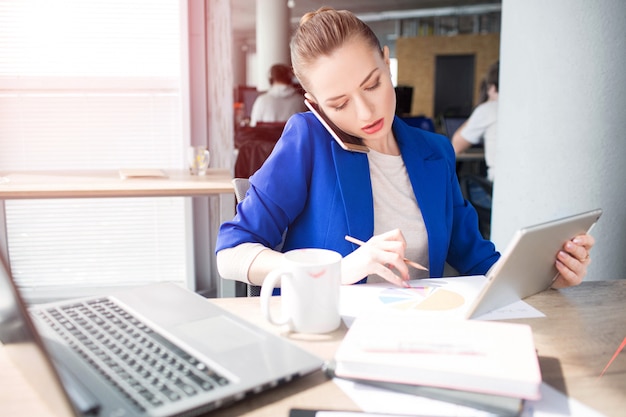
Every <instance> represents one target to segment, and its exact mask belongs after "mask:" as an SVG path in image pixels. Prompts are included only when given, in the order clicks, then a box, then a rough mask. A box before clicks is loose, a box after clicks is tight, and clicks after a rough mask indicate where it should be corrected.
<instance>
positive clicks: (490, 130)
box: [452, 61, 500, 182]
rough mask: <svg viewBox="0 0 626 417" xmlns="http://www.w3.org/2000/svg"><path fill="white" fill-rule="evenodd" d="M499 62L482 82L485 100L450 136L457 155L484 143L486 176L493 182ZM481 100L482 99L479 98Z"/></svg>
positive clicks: (491, 68)
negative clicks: (484, 88)
mask: <svg viewBox="0 0 626 417" xmlns="http://www.w3.org/2000/svg"><path fill="white" fill-rule="evenodd" d="M499 71H500V63H499V61H498V62H495V63H494V64H492V65H491V67H490V68H489V71H488V72H487V75H486V76H485V79H484V83H485V86H486V89H487V94H486V100H485V101H484V102H481V104H479V105H478V106H476V108H475V109H474V111H473V112H472V114H471V115H470V117H469V119H467V120H466V121H465V123H463V124H462V125H461V126H460V127H459V128H458V129H457V131H456V132H454V135H453V136H452V146H453V147H454V152H455V153H456V154H457V155H458V154H460V153H462V152H464V151H465V150H467V149H468V148H469V147H471V146H472V145H477V144H479V143H481V141H482V142H483V143H484V146H485V163H486V164H487V178H488V179H489V180H490V181H492V182H493V180H494V176H495V175H494V174H495V156H496V144H497V136H498V132H497V121H498V74H499ZM481 100H482V99H481Z"/></svg>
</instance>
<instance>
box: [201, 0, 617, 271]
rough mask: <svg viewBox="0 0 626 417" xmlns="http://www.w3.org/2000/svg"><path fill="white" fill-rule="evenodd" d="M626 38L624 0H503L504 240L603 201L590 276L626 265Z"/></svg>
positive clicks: (497, 218) (497, 219)
mask: <svg viewBox="0 0 626 417" xmlns="http://www.w3.org/2000/svg"><path fill="white" fill-rule="evenodd" d="M329 4H331V5H332V4H333V2H329ZM211 7H213V5H212V6H211ZM403 41H404V40H400V41H399V43H400V42H403ZM625 42H626V8H625V7H624V5H623V2H622V1H620V0H608V1H603V2H596V3H594V2H592V3H590V2H587V1H584V0H572V1H570V0H554V1H551V2H549V4H546V3H545V2H542V1H540V0H530V1H523V2H521V1H515V0H503V1H502V21H501V36H500V45H499V48H500V59H501V67H500V71H501V72H500V90H501V94H500V120H499V126H498V128H499V135H498V136H499V138H501V139H499V140H500V144H501V145H502V146H500V147H499V148H498V160H497V165H498V166H499V169H500V171H499V173H498V180H497V182H496V185H495V188H494V203H493V204H494V205H493V219H492V238H493V240H494V241H495V243H496V244H497V246H498V248H500V249H501V250H504V248H505V247H506V245H507V243H508V241H509V240H510V238H511V237H512V236H513V233H514V231H515V230H516V229H518V228H519V227H522V226H525V225H530V224H534V223H539V222H543V221H547V220H550V219H552V218H555V217H560V216H566V215H569V214H573V213H576V212H579V211H584V210H587V209H592V208H596V207H602V208H603V209H604V215H603V217H602V219H601V221H600V222H599V224H598V225H597V226H596V228H595V229H594V231H593V235H594V236H595V237H596V239H597V243H596V247H595V248H594V250H593V252H592V255H593V262H592V264H591V266H590V267H589V273H588V276H587V278H586V279H589V280H601V279H618V278H621V277H623V276H624V275H625V273H626V258H625V257H624V256H623V255H622V254H623V252H624V247H626V214H624V210H623V208H622V206H623V203H622V200H623V199H624V195H626V184H625V183H624V181H623V178H624V177H625V174H626V172H625V171H626V168H624V164H623V158H624V155H626V141H624V140H623V138H622V136H623V132H624V131H625V128H626V126H625V124H626V118H624V110H623V109H624V108H626V94H625V93H626V91H625V89H626V80H625V79H624V76H623V71H622V68H624V60H625V59H626V57H625V56H624V53H623V51H624V50H626V48H625V45H624V43H625ZM403 65H404V63H403V62H402V60H399V62H398V73H399V75H400V77H402V75H401V74H403ZM487 65H488V64H487ZM399 81H400V80H399ZM211 146H212V147H215V148H218V147H221V148H222V150H221V152H222V154H223V155H225V156H226V157H227V156H228V155H229V152H230V149H231V148H230V146H231V145H230V144H229V143H226V142H225V141H220V143H219V144H218V143H215V142H212V144H211Z"/></svg>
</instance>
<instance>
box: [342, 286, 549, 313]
mask: <svg viewBox="0 0 626 417" xmlns="http://www.w3.org/2000/svg"><path fill="white" fill-rule="evenodd" d="M485 283H486V278H485V277H484V276H483V275H472V276H461V277H448V278H430V279H420V280H412V281H409V284H410V286H411V287H410V288H401V287H397V286H394V285H393V284H391V283H376V284H359V285H344V286H342V287H341V302H340V313H341V315H342V316H343V317H344V320H347V321H350V319H351V318H354V317H357V316H358V315H360V314H362V313H364V312H369V311H380V312H385V311H386V312H396V313H397V312H404V313H407V314H416V315H420V316H426V317H429V316H433V317H437V318H441V317H446V318H459V319H462V318H463V317H464V316H465V313H466V311H467V310H468V309H469V308H470V306H471V304H472V302H473V301H474V300H475V299H476V297H477V296H478V294H479V293H480V291H481V289H482V287H483V286H484V285H485ZM486 316H487V315H485V316H483V317H484V318H485V319H487V318H488V319H491V320H497V319H512V318H528V317H542V316H543V314H542V313H541V312H539V311H537V310H536V309H534V308H532V307H531V306H530V305H528V304H527V303H525V302H523V301H518V302H517V303H514V304H512V305H510V306H507V307H504V308H502V309H498V310H496V311H494V312H492V313H489V314H488V317H486ZM483 317H480V319H482V318H483Z"/></svg>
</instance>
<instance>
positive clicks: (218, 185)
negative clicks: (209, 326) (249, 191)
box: [0, 169, 235, 297]
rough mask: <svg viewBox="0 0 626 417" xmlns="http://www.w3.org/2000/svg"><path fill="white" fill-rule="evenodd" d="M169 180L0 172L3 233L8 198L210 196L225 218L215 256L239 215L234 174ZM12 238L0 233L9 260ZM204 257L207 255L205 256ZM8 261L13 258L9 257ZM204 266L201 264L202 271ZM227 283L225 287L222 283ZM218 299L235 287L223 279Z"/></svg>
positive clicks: (171, 173) (172, 175)
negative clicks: (223, 235) (228, 224)
mask: <svg viewBox="0 0 626 417" xmlns="http://www.w3.org/2000/svg"><path fill="white" fill-rule="evenodd" d="M164 172H165V173H166V174H167V177H165V178H159V177H154V178H130V179H121V178H120V175H119V171H117V170H115V171H113V170H111V171H49V172H44V171H42V172H19V171H12V172H0V231H2V230H4V222H5V216H4V200H10V199H48V198H111V197H120V198H121V197H210V198H215V199H217V204H218V208H217V210H218V212H219V216H209V231H210V232H211V233H212V236H210V237H209V248H208V249H209V253H210V254H213V253H214V252H215V247H214V246H215V238H216V236H217V230H218V229H219V225H220V224H221V223H222V222H223V221H225V220H230V219H232V218H233V216H234V215H235V194H234V193H235V191H234V187H233V185H232V183H231V180H232V175H231V174H230V171H228V170H225V169H209V170H208V173H207V175H204V176H197V175H190V174H189V173H187V172H186V171H182V170H181V171H175V170H164ZM5 239H6V236H5V234H4V233H0V250H1V251H2V253H3V254H4V255H5V256H6V255H7V253H8V251H7V249H6V248H7V244H6V241H5ZM203 258H204V254H203ZM209 258H210V261H209V264H208V269H209V271H210V272H209V276H215V277H217V276H218V275H217V270H216V268H215V261H214V258H215V256H214V255H213V256H210V257H209ZM6 259H8V257H7V258H6ZM199 267H200V265H196V268H197V269H198V268H199ZM222 284H224V285H222ZM217 285H218V295H219V296H227V297H229V296H234V295H235V284H234V282H232V281H225V282H222V280H221V279H218V282H217Z"/></svg>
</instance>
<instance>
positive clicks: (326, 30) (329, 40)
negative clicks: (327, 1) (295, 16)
mask: <svg viewBox="0 0 626 417" xmlns="http://www.w3.org/2000/svg"><path fill="white" fill-rule="evenodd" d="M357 37H360V38H361V39H363V40H364V41H365V42H367V43H368V44H369V45H370V46H371V47H372V48H373V49H376V50H378V51H379V52H380V53H381V54H382V49H381V47H380V42H379V41H378V38H377V37H376V35H375V34H374V32H373V31H372V29H371V28H370V27H369V26H367V25H366V24H365V23H363V22H362V21H361V20H360V19H359V18H358V17H356V16H355V15H354V14H353V13H351V12H349V11H347V10H335V9H333V8H331V7H321V8H319V9H318V10H317V11H315V12H309V13H307V14H305V15H304V16H302V19H300V25H299V26H298V28H297V29H296V32H295V33H294V35H293V37H292V38H291V45H290V47H291V63H292V65H293V72H294V74H295V76H296V77H297V78H298V80H300V83H301V84H302V86H303V87H304V89H305V90H308V88H307V79H306V76H305V73H306V68H307V67H308V66H309V65H310V64H312V63H313V62H314V61H315V60H316V59H317V58H319V57H321V56H328V55H330V54H332V53H333V52H334V51H335V50H336V49H338V48H340V47H341V46H343V45H344V44H345V43H346V42H347V41H349V40H352V39H354V38H357Z"/></svg>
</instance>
